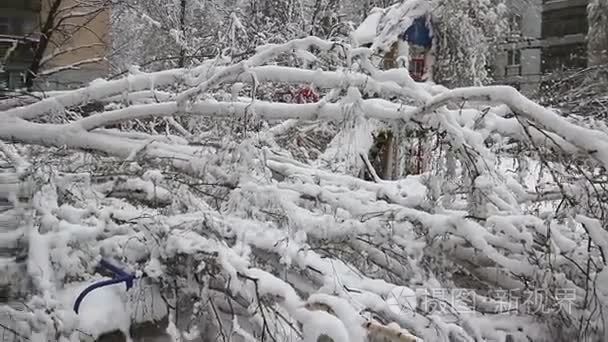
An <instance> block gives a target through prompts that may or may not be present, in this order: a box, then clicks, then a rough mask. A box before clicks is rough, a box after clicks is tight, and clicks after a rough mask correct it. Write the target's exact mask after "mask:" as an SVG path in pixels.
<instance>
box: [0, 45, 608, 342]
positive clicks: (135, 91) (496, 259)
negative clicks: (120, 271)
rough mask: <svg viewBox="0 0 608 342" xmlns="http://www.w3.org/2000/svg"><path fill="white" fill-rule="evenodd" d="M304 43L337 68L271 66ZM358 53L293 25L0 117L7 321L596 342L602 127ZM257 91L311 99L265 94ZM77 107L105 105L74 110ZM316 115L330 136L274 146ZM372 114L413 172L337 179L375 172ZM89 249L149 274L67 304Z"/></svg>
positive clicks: (75, 330) (298, 335)
mask: <svg viewBox="0 0 608 342" xmlns="http://www.w3.org/2000/svg"><path fill="white" fill-rule="evenodd" d="M301 51H308V54H310V51H313V52H315V53H318V54H319V55H323V54H333V53H334V52H335V51H339V53H335V55H334V56H335V57H336V58H342V59H343V62H342V63H343V65H344V67H339V68H335V67H328V66H325V67H323V68H319V69H317V70H311V69H305V68H302V67H297V66H293V65H290V64H289V63H288V61H289V58H286V57H285V56H286V55H291V54H293V53H295V54H296V55H298V53H300V52H301ZM369 53H370V52H369V50H368V49H366V48H357V49H351V48H350V46H348V45H347V44H343V43H341V44H336V43H334V42H330V41H325V40H321V39H319V38H315V37H308V38H304V39H299V40H293V41H289V42H287V43H284V44H276V45H265V46H261V47H259V48H258V49H257V50H256V53H255V54H254V55H253V56H252V57H250V58H247V59H245V60H243V61H240V62H234V63H232V62H228V61H226V60H223V61H220V58H218V59H216V60H212V61H209V62H206V63H202V64H200V65H199V66H197V67H194V68H192V69H169V70H163V71H159V72H153V73H145V72H141V71H139V70H135V69H133V70H132V73H131V74H129V75H127V76H125V77H124V78H120V79H115V80H98V81H95V82H93V83H92V84H91V85H89V86H88V87H85V88H82V89H78V90H75V91H69V92H63V93H57V94H53V96H52V97H47V98H44V99H42V100H40V101H38V102H36V103H33V104H29V105H24V106H21V107H16V108H12V109H8V110H5V111H2V112H0V120H1V122H2V125H0V139H1V140H2V141H3V142H2V143H1V144H0V151H1V153H0V157H2V158H3V161H2V163H3V164H2V170H3V171H4V172H3V173H1V174H0V198H2V199H3V201H2V202H0V210H1V211H0V223H2V226H1V227H2V230H0V234H1V235H0V243H1V244H2V245H1V246H2V250H1V252H2V253H0V256H1V259H0V267H1V270H2V275H3V277H1V278H0V281H2V283H0V286H3V287H6V288H10V289H11V291H10V292H8V295H7V297H9V302H8V303H6V304H5V305H3V306H1V307H0V312H2V313H4V314H5V316H7V315H8V316H10V317H12V320H11V322H12V324H11V325H10V326H9V325H8V324H4V323H3V325H6V326H7V327H8V328H10V330H7V331H8V332H10V333H13V334H14V335H16V336H25V337H27V338H29V339H30V340H34V341H47V340H54V341H55V340H56V341H68V340H70V341H74V340H78V339H79V338H82V336H92V337H93V338H95V337H97V336H98V335H99V334H101V333H104V332H110V331H112V330H118V331H123V332H128V330H129V327H130V326H132V325H136V324H139V323H141V322H142V321H154V320H158V319H160V317H165V316H167V317H169V322H168V328H167V329H166V330H167V334H168V335H171V336H172V337H171V338H172V339H173V340H175V341H182V340H197V339H198V340H225V341H228V340H230V339H233V340H237V341H265V340H273V341H318V340H320V341H323V340H325V341H327V340H328V339H329V340H332V341H334V342H346V341H381V340H382V339H383V338H386V339H388V340H389V341H413V340H415V338H416V337H417V338H419V339H423V340H426V341H483V340H486V341H535V342H536V341H561V340H563V341H571V340H582V339H585V338H588V339H590V340H597V341H599V340H604V339H605V338H606V335H605V326H604V323H603V322H604V320H603V311H604V310H605V309H606V307H607V304H608V302H607V300H606V296H607V295H608V293H606V285H608V271H607V270H606V269H605V265H606V259H605V253H606V250H607V249H608V232H607V231H606V230H605V229H604V227H605V225H606V222H607V221H606V216H605V215H604V212H605V204H604V203H605V201H604V196H605V195H606V192H605V191H604V188H603V186H604V184H605V179H606V174H605V169H606V166H608V135H607V134H606V133H604V132H603V131H600V130H595V129H591V128H585V127H581V126H577V125H576V124H573V123H571V122H569V121H567V120H565V119H564V118H562V117H560V116H559V115H557V114H556V113H554V112H553V111H551V110H549V109H546V108H544V107H542V106H540V105H537V104H536V103H534V102H532V101H530V100H528V99H526V98H525V97H523V96H522V95H520V94H519V93H518V92H517V91H515V90H514V89H512V88H510V87H502V86H497V87H472V88H457V89H447V88H444V87H440V86H435V85H432V84H421V83H416V82H414V81H413V80H412V79H411V78H410V77H409V75H408V73H407V71H405V70H402V69H395V70H390V71H380V70H377V69H374V68H373V67H371V63H369V60H368V57H369ZM220 62H221V63H220ZM354 62H356V63H354ZM334 65H335V64H334ZM266 84H289V85H294V86H296V85H301V84H312V85H314V86H315V87H316V88H317V89H319V90H320V91H321V94H322V98H321V99H320V101H319V102H316V103H302V104H297V103H291V102H282V101H280V100H277V99H275V100H274V102H273V101H271V100H270V99H268V98H264V97H262V98H260V97H258V92H257V91H255V90H256V89H258V88H259V87H262V86H264V85H266ZM90 102H99V103H102V104H104V106H105V109H104V110H103V111H102V112H99V113H94V114H92V115H89V116H84V117H83V116H82V115H78V114H74V113H76V111H74V108H77V107H80V106H83V105H85V104H87V103H90ZM187 117H204V118H206V121H204V122H205V123H206V124H205V125H204V126H201V127H195V126H188V125H184V122H185V120H180V121H178V120H175V119H174V118H187ZM216 120H223V121H216ZM127 122H137V123H138V124H137V125H134V126H125V124H126V123H127ZM218 122H221V123H220V124H218ZM324 122H332V123H333V125H334V126H333V128H332V129H337V130H338V131H339V133H338V134H337V135H335V137H333V140H332V141H330V142H322V140H324V139H325V138H323V139H317V138H315V139H314V141H313V144H310V143H302V144H298V143H297V142H296V143H295V144H294V143H292V144H288V143H287V142H288V141H289V137H290V136H291V137H292V138H293V139H304V138H306V137H307V136H308V134H307V133H308V132H311V133H314V134H317V133H319V132H322V131H323V130H325V129H326V128H327V126H326V125H327V124H325V123H324ZM392 122H400V123H406V124H409V125H413V126H416V127H418V129H419V130H421V131H425V132H428V134H431V135H433V136H434V140H436V146H435V147H434V148H433V149H432V151H430V152H428V153H429V154H430V159H431V160H430V161H429V163H432V165H433V167H432V168H431V170H430V171H428V172H425V173H422V174H419V175H411V176H407V177H402V178H400V179H398V180H393V181H386V180H382V179H380V178H379V177H377V176H376V177H371V179H373V180H372V181H365V180H363V179H361V178H359V177H357V176H358V175H359V174H360V170H361V169H366V171H367V172H369V173H371V174H372V176H373V175H374V174H375V172H374V170H373V166H372V165H371V163H370V162H369V159H368V158H367V153H368V151H369V149H370V147H371V145H372V143H373V139H372V134H373V133H374V130H375V129H376V128H377V127H381V126H382V125H390V124H391V123H392ZM111 127H114V128H111ZM521 144H526V145H527V146H528V147H531V148H532V151H533V153H530V149H527V151H528V153H527V154H524V155H519V156H518V155H516V154H514V153H513V151H514V150H516V149H517V148H518V146H520V145H521ZM294 146H299V147H300V148H301V149H303V150H304V152H303V153H301V154H300V155H298V156H297V159H296V153H297V152H298V151H296V150H295V148H294ZM310 151H314V153H308V152H310ZM549 152H550V155H552V156H553V158H551V159H548V158H545V156H547V155H548V154H549ZM5 251H6V252H5ZM101 257H104V258H109V259H113V260H115V261H116V262H120V263H122V264H125V265H127V266H128V267H129V269H131V270H132V271H134V272H137V274H139V275H142V274H145V276H144V277H143V278H141V279H138V280H137V285H136V287H138V286H139V287H140V289H139V290H138V289H131V290H130V291H129V292H128V293H126V292H125V291H124V286H123V287H118V286H117V287H116V288H110V289H107V291H106V290H104V292H93V293H92V294H90V296H91V298H90V299H89V302H88V303H89V304H88V305H89V307H91V305H93V306H95V305H97V306H98V311H97V315H96V316H94V317H93V318H91V317H90V316H91V315H87V314H85V313H84V312H83V313H82V314H81V315H79V316H77V315H75V314H74V313H73V311H72V305H73V301H74V298H75V297H76V295H77V294H78V291H79V290H80V289H81V288H82V286H84V285H87V284H90V283H92V282H94V281H95V280H98V279H100V278H101V275H99V273H97V272H96V271H95V267H96V266H97V264H98V262H99V261H100V258H101ZM23 271H25V272H24V273H23ZM21 273H23V274H24V275H23V276H21V277H19V276H18V275H19V274H21ZM144 285H145V286H151V288H152V290H150V291H148V292H151V293H152V294H146V292H145V293H144V295H142V296H143V297H144V298H143V299H140V300H138V298H140V297H142V296H138V295H136V294H137V293H140V292H142V291H143V290H145V289H143V290H142V289H141V287H142V286H144ZM147 288H148V287H146V289H147ZM155 288H156V289H158V290H157V291H154V289H155ZM138 291H139V292H138ZM133 292H135V293H133ZM129 295H130V296H129ZM129 297H130V299H129ZM154 298H156V299H157V300H153V299H154ZM158 298H161V299H162V301H163V304H165V305H160V306H159V305H158V303H159V300H158ZM16 303H25V305H17V304H16ZM86 304H87V302H84V303H83V305H86ZM142 306H143V307H145V309H141V307H142ZM83 310H85V308H84V306H83ZM140 310H146V311H145V314H144V313H141V311H140ZM118 313H120V316H118ZM91 319H92V321H91ZM91 322H93V323H91ZM95 322H96V323H95Z"/></svg>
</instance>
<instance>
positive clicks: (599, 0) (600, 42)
mask: <svg viewBox="0 0 608 342" xmlns="http://www.w3.org/2000/svg"><path fill="white" fill-rule="evenodd" d="M587 9H588V18H589V34H588V50H589V52H588V53H589V65H590V66H596V65H604V64H608V1H606V0H592V1H591V2H590V3H589V6H588V7H587Z"/></svg>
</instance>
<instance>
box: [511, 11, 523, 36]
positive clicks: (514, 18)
mask: <svg viewBox="0 0 608 342" xmlns="http://www.w3.org/2000/svg"><path fill="white" fill-rule="evenodd" d="M521 26H522V18H521V15H519V14H512V15H511V17H510V18H509V35H510V36H511V37H520V36H521Z"/></svg>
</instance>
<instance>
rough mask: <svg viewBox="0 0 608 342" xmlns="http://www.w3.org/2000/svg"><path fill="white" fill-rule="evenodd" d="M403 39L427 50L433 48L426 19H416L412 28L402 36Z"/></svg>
mask: <svg viewBox="0 0 608 342" xmlns="http://www.w3.org/2000/svg"><path fill="white" fill-rule="evenodd" d="M401 39H403V40H405V41H406V42H408V43H410V44H414V45H418V46H422V47H424V48H427V49H429V48H431V46H433V38H432V36H431V28H430V27H429V24H428V23H427V20H426V17H418V18H416V19H414V22H413V23H412V26H410V27H409V28H408V29H407V30H406V31H405V32H404V33H403V34H402V35H401Z"/></svg>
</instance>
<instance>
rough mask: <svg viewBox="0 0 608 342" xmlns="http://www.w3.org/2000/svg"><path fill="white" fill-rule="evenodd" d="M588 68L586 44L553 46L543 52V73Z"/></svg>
mask: <svg viewBox="0 0 608 342" xmlns="http://www.w3.org/2000/svg"><path fill="white" fill-rule="evenodd" d="M586 67H587V48H586V46H585V44H584V43H581V44H567V45H559V46H552V47H548V48H544V49H543V50H542V72H543V73H550V72H555V71H563V70H569V69H583V68H586Z"/></svg>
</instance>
